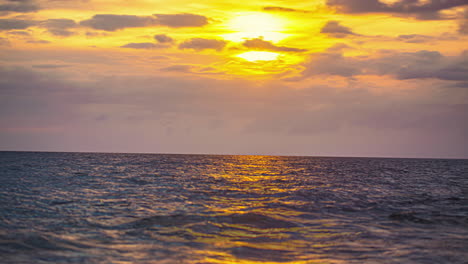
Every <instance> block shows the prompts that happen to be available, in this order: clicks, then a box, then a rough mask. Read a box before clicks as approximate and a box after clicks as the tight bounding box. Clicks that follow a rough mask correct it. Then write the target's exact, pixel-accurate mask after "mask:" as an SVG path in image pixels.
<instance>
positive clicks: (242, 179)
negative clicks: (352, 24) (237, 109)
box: [0, 152, 468, 264]
mask: <svg viewBox="0 0 468 264" xmlns="http://www.w3.org/2000/svg"><path fill="white" fill-rule="evenodd" d="M0 262H1V263H249V264H252V263H262V264H265V263H468V160H455V159H453V160H443V159H396V158H395V159H394V158H333V157H282V156H235V155H232V156H230V155H163V154H104V153H101V154H100V153H46V152H0Z"/></svg>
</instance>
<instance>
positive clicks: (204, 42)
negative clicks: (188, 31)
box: [179, 38, 227, 51]
mask: <svg viewBox="0 0 468 264" xmlns="http://www.w3.org/2000/svg"><path fill="white" fill-rule="evenodd" d="M226 44H227V42H226V41H224V40H218V39H204V38H193V39H189V40H186V41H184V42H182V43H181V44H180V45H179V49H194V50H205V49H214V50H218V51H220V50H222V49H223V48H224V47H225V46H226Z"/></svg>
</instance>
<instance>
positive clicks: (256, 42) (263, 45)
mask: <svg viewBox="0 0 468 264" xmlns="http://www.w3.org/2000/svg"><path fill="white" fill-rule="evenodd" d="M242 45H244V46H245V47H247V48H249V49H257V50H271V51H279V52H304V51H307V50H305V49H297V48H290V47H285V46H276V45H274V44H273V43H271V42H269V41H265V40H263V39H262V38H255V39H248V40H246V41H244V43H242Z"/></svg>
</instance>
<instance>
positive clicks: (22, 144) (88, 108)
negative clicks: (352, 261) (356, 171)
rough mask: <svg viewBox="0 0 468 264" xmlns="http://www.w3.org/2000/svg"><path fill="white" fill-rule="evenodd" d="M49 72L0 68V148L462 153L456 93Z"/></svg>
mask: <svg viewBox="0 0 468 264" xmlns="http://www.w3.org/2000/svg"><path fill="white" fill-rule="evenodd" d="M80 55H81V54H80ZM174 66H179V67H178V68H173V70H179V71H182V70H184V67H183V66H184V65H174ZM124 67H125V69H128V65H125V66H124ZM188 68H189V67H187V65H185V69H188ZM122 69H123V68H122ZM54 72H55V71H53V70H51V71H45V70H42V69H41V70H39V69H33V70H30V69H20V68H4V67H0V82H1V83H2V85H0V123H2V124H5V126H2V127H0V148H2V149H17V150H18V149H24V150H27V149H39V150H68V151H109V152H111V151H119V152H165V153H167V152H170V153H176V152H183V153H200V152H205V153H206V152H208V153H237V154H240V153H241V154H249V153H250V154H253V153H258V154H261V153H263V154H289V155H290V154H302V155H314V154H315V155H356V156H363V155H364V156H376V155H377V156H379V155H382V156H400V157H401V156H412V157H415V156H416V157H417V156H419V157H421V155H423V156H425V157H427V156H432V157H434V156H439V157H441V156H443V157H465V158H466V157H468V156H467V155H468V152H467V150H468V148H467V141H466V134H467V133H468V125H467V123H466V122H465V120H466V119H467V118H468V117H467V115H468V105H466V104H464V103H456V102H457V101H458V102H459V101H460V100H459V99H457V98H456V94H454V93H452V92H453V91H454V89H425V87H424V85H420V86H419V87H418V88H416V89H408V90H407V91H405V96H401V94H400V93H394V92H393V90H394V89H392V87H391V86H388V87H385V86H382V89H381V90H380V91H378V92H372V91H371V90H368V89H367V87H368V84H366V83H359V84H356V85H355V86H356V87H340V86H335V85H336V84H334V83H330V84H329V85H323V86H322V85H317V84H313V85H310V86H307V85H305V86H304V87H303V88H301V89H296V88H291V87H288V85H287V84H285V83H279V82H278V80H274V81H271V82H268V81H266V82H265V83H258V82H249V81H242V80H232V79H231V80H213V79H207V78H202V77H200V78H193V77H192V76H190V78H185V77H184V75H181V74H178V75H177V74H176V75H174V76H169V77H168V76H165V77H162V76H158V75H157V74H155V72H153V73H152V74H150V75H144V74H142V75H138V74H136V75H134V76H132V75H127V74H125V75H121V76H119V75H115V76H114V75H113V76H112V77H111V76H100V75H99V74H96V72H93V73H89V75H86V76H87V77H88V78H84V79H86V80H84V79H83V78H70V79H68V80H67V79H63V78H64V77H63V76H62V75H55V74H54ZM126 73H127V72H126ZM165 75H167V74H165ZM418 81H419V80H418ZM405 83H406V82H401V84H402V86H403V87H405ZM426 83H427V84H431V83H434V82H433V81H428V82H426ZM384 84H385V82H383V84H382V85H384ZM128 87H132V89H128ZM454 102H455V103H454ZM239 105H242V107H239ZM38 128H40V129H38ZM54 128H57V129H58V131H57V130H54ZM18 131H21V132H20V133H19V132H18ZM38 131H40V132H38ZM54 131H57V132H54ZM129 138H131V140H128V139H129ZM148 142H150V144H149V143H148Z"/></svg>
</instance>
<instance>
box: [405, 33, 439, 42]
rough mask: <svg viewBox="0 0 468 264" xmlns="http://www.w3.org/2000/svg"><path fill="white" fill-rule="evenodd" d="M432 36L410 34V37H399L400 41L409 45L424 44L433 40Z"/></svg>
mask: <svg viewBox="0 0 468 264" xmlns="http://www.w3.org/2000/svg"><path fill="white" fill-rule="evenodd" d="M433 39H434V38H433V37H431V36H426V35H420V34H409V35H399V36H398V40H399V41H403V42H407V43H424V42H429V41H431V40H433Z"/></svg>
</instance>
